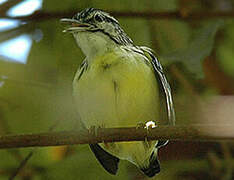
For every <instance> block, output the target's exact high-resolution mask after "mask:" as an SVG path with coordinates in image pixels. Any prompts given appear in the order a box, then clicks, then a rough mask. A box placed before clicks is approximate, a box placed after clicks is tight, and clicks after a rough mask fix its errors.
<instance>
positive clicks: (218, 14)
mask: <svg viewBox="0 0 234 180" xmlns="http://www.w3.org/2000/svg"><path fill="white" fill-rule="evenodd" d="M80 11H81V9H76V10H73V11H69V12H46V11H43V10H40V11H35V12H34V13H33V14H31V15H28V16H17V17H10V16H3V17H4V18H8V19H18V20H23V21H32V20H37V21H42V20H50V19H58V18H62V17H72V16H74V14H76V13H77V12H80ZM107 12H109V13H110V14H111V15H113V16H115V17H125V18H141V19H182V20H201V19H202V20H203V19H213V18H232V17H234V11H198V12H188V13H183V12H181V11H171V12H170V11H169V12H168V11H167V12H153V11H151V12H148V11H147V12H140V11H138V12H134V11H124V12H121V11H108V10H107Z"/></svg>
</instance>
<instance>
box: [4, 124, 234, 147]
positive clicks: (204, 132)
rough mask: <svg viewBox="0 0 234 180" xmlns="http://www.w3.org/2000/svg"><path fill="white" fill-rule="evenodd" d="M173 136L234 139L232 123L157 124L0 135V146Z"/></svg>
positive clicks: (188, 139)
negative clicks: (157, 125) (154, 125)
mask: <svg viewBox="0 0 234 180" xmlns="http://www.w3.org/2000/svg"><path fill="white" fill-rule="evenodd" d="M146 138H147V139H148V140H167V139H169V140H175V141H219V140H234V127H233V126H232V125H225V126H213V125H193V126H160V127H156V128H150V129H148V130H147V129H145V128H136V127H129V128H97V129H93V130H82V131H63V132H48V133H38V134H20V135H5V136H0V149H5V148H21V147H43V146H59V145H74V144H91V143H101V142H120V141H142V140H145V139H146Z"/></svg>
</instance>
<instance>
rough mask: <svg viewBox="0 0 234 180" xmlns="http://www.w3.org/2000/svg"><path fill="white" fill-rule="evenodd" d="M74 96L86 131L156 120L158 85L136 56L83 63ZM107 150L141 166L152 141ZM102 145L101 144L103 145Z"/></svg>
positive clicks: (114, 56) (116, 53) (111, 56)
mask: <svg viewBox="0 0 234 180" xmlns="http://www.w3.org/2000/svg"><path fill="white" fill-rule="evenodd" d="M73 89H74V97H75V99H76V102H77V109H78V112H79V114H80V117H81V119H82V121H83V122H84V124H85V125H86V127H87V128H89V127H90V126H96V127H107V128H108V127H129V126H131V127H132V126H137V125H138V124H139V123H146V122H148V121H155V122H156V124H157V120H158V118H159V116H158V115H159V114H158V108H159V99H158V98H159V97H158V85H157V80H156V78H155V75H154V72H153V69H152V67H151V66H150V64H148V63H147V62H146V61H145V59H144V57H143V56H142V55H140V54H138V53H134V52H131V53H130V52H128V53H127V52H125V51H114V52H109V53H106V54H105V55H102V56H97V57H96V58H95V59H92V61H91V62H90V64H88V63H87V62H85V63H84V64H83V66H82V67H81V68H80V69H79V70H78V72H77V74H76V76H75V79H74V82H73ZM112 145H113V146H111V145H110V144H109V146H108V147H104V149H106V150H107V151H109V152H111V153H112V154H114V155H116V156H117V157H120V158H122V159H128V160H129V161H131V162H133V163H135V164H138V165H139V164H142V163H143V162H144V160H145V159H147V157H148V158H149V156H150V155H151V153H152V151H153V149H154V147H155V142H154V143H152V146H151V147H148V148H146V147H145V146H144V142H135V143H127V142H125V143H115V144H112ZM102 146H103V145H102Z"/></svg>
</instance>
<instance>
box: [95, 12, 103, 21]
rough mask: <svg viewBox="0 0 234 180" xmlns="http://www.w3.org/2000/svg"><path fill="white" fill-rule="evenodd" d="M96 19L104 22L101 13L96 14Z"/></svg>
mask: <svg viewBox="0 0 234 180" xmlns="http://www.w3.org/2000/svg"><path fill="white" fill-rule="evenodd" d="M94 19H95V20H96V21H98V22H102V21H103V18H102V17H101V16H100V15H99V14H97V15H96V16H94Z"/></svg>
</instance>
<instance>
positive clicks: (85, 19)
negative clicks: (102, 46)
mask: <svg viewBox="0 0 234 180" xmlns="http://www.w3.org/2000/svg"><path fill="white" fill-rule="evenodd" d="M61 22H63V23H66V24H67V25H68V27H67V28H66V29H65V30H64V32H71V33H73V35H74V36H75V38H76V35H78V37H79V34H81V33H82V34H84V36H90V35H91V34H95V36H101V37H103V38H107V39H109V40H111V41H113V42H114V43H116V44H119V45H131V44H132V40H131V39H130V38H129V37H128V36H127V35H126V33H125V32H124V31H123V29H122V28H121V27H120V25H119V22H118V21H117V20H116V19H115V18H114V17H112V16H110V15H109V14H108V13H106V12H104V11H102V10H99V9H94V8H87V9H85V10H83V11H81V12H79V13H77V14H76V15H74V16H73V17H72V18H71V19H65V18H64V19H61ZM101 37H100V38H101ZM76 39H77V38H76ZM78 44H79V45H80V43H79V42H78Z"/></svg>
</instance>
